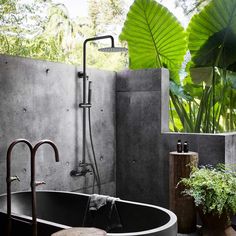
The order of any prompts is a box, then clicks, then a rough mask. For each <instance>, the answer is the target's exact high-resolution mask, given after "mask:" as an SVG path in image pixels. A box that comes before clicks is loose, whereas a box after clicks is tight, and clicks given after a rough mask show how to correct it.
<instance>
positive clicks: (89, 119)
mask: <svg viewBox="0 0 236 236" xmlns="http://www.w3.org/2000/svg"><path fill="white" fill-rule="evenodd" d="M88 124H89V137H90V144H91V149H92V154H93V161H94V166H95V170H94V167H93V165H92V168H93V172H94V181H93V193H94V187H95V178H96V181H97V186H98V193H99V194H100V193H101V181H100V175H99V170H98V165H97V158H96V154H95V150H94V145H93V135H92V125H91V108H90V107H89V109H88Z"/></svg>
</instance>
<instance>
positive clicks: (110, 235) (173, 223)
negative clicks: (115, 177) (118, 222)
mask: <svg viewBox="0 0 236 236" xmlns="http://www.w3.org/2000/svg"><path fill="white" fill-rule="evenodd" d="M36 192H40V193H44V192H45V193H61V194H74V195H82V196H87V197H89V196H91V195H92V194H86V193H78V192H69V191H59V190H37V191H36ZM20 193H31V191H16V192H12V193H11V195H14V194H20ZM2 196H6V193H4V194H0V197H2ZM107 196H108V195H107ZM109 197H110V196H109ZM114 198H116V200H115V201H119V202H124V203H128V204H132V205H140V206H145V207H149V208H154V209H158V210H160V211H163V212H165V213H166V214H167V215H169V217H170V220H169V221H168V222H167V223H166V224H164V225H162V226H160V227H157V228H153V229H148V230H143V231H134V232H129V233H107V236H133V235H134V234H135V235H148V234H154V233H158V232H161V231H164V230H167V229H168V228H172V227H174V226H176V227H177V216H176V215H175V214H174V213H173V212H172V211H170V210H168V209H166V208H164V207H160V206H156V205H152V204H147V203H142V202H134V201H128V200H123V199H120V198H117V197H114ZM0 212H3V213H6V212H5V211H3V210H1V209H0ZM12 216H13V217H14V216H16V217H23V218H26V219H32V217H31V216H27V215H23V214H15V213H13V214H12ZM37 221H38V222H42V223H43V222H44V223H46V222H47V223H49V224H52V225H54V224H55V225H58V226H63V228H64V227H65V229H66V228H72V227H71V226H68V225H63V224H58V223H55V222H51V221H47V220H43V219H40V218H37Z"/></svg>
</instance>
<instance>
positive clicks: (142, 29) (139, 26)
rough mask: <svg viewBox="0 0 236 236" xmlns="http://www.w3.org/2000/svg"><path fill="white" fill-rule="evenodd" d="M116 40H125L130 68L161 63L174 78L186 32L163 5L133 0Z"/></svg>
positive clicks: (152, 66)
mask: <svg viewBox="0 0 236 236" xmlns="http://www.w3.org/2000/svg"><path fill="white" fill-rule="evenodd" d="M120 40H121V41H127V42H128V49H129V57H130V68H131V69H143V68H161V67H165V68H168V69H169V70H170V73H171V76H172V79H174V80H175V81H176V82H177V81H178V78H179V70H180V68H181V65H182V62H183V59H184V55H185V54H186V48H187V47H186V46H187V42H186V33H185V30H184V29H183V27H182V26H181V24H180V23H179V22H178V20H177V19H176V18H175V17H174V15H173V14H172V13H170V12H169V11H168V10H167V8H165V7H163V6H162V5H161V4H158V3H157V2H156V1H154V0H135V1H134V3H133V4H132V6H131V7H130V10H129V12H128V14H127V18H126V21H125V23H124V27H123V29H122V32H121V34H120Z"/></svg>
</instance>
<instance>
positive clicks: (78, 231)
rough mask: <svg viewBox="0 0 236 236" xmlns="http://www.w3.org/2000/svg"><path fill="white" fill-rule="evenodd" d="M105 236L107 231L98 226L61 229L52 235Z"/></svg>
mask: <svg viewBox="0 0 236 236" xmlns="http://www.w3.org/2000/svg"><path fill="white" fill-rule="evenodd" d="M93 235H94V236H105V235H107V233H106V232H105V231H104V230H101V229H97V228H86V227H84V228H80V227H78V228H70V229H63V230H60V231H58V232H56V233H54V234H52V235H51V236H93Z"/></svg>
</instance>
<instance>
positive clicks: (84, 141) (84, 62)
mask: <svg viewBox="0 0 236 236" xmlns="http://www.w3.org/2000/svg"><path fill="white" fill-rule="evenodd" d="M108 38H110V39H111V47H112V48H114V38H113V37H112V36H111V35H104V36H99V37H93V38H88V39H86V40H85V41H84V44H83V103H82V104H80V107H81V108H83V128H82V129H83V131H82V132H83V144H82V164H85V163H86V153H85V152H86V108H88V107H89V106H91V104H87V101H86V97H87V96H86V94H87V92H86V89H87V84H86V79H87V76H86V45H87V43H88V42H91V41H96V40H102V39H108Z"/></svg>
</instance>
